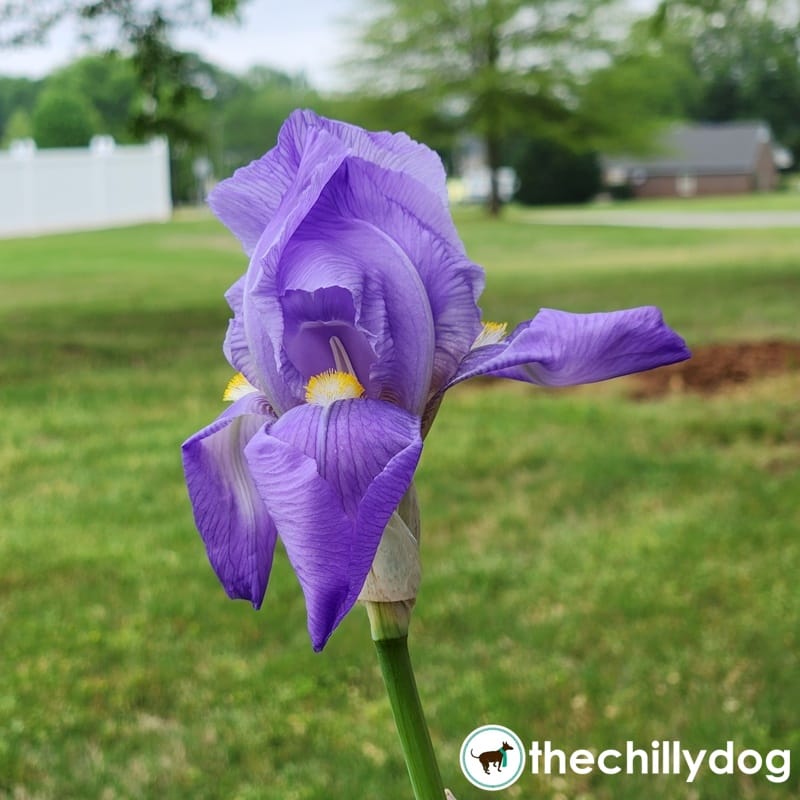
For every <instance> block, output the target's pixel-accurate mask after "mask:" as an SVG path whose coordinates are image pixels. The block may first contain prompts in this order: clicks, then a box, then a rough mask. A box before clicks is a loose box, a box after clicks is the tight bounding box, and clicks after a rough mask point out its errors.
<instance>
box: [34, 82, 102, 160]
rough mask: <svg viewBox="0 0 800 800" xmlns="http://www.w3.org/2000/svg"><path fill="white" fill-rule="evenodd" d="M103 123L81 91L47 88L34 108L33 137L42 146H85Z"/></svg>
mask: <svg viewBox="0 0 800 800" xmlns="http://www.w3.org/2000/svg"><path fill="white" fill-rule="evenodd" d="M101 128H102V124H101V121H100V117H99V115H98V113H97V111H96V110H95V109H94V108H93V106H92V104H91V103H90V102H89V101H88V100H87V99H86V98H85V97H84V96H83V95H81V94H78V93H76V92H66V91H62V90H60V89H45V90H44V91H43V92H42V93H41V94H40V95H39V97H38V99H37V101H36V106H35V108H34V110H33V138H34V139H35V140H36V144H37V145H38V146H39V147H85V146H86V145H88V144H89V140H90V139H91V138H92V136H94V135H95V134H96V133H100V132H101Z"/></svg>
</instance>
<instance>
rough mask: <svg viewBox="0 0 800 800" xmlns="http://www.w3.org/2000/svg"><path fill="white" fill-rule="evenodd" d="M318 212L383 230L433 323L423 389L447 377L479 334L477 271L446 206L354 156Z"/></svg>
mask: <svg viewBox="0 0 800 800" xmlns="http://www.w3.org/2000/svg"><path fill="white" fill-rule="evenodd" d="M318 209H320V210H323V209H324V211H325V213H326V214H328V215H330V216H332V217H335V216H337V215H338V216H341V217H343V218H345V219H347V218H354V219H359V220H362V221H363V222H365V223H368V224H369V225H371V226H372V227H373V228H375V229H376V230H380V231H385V232H386V233H387V235H388V236H390V237H391V239H392V241H393V242H395V243H396V245H397V246H398V247H399V248H400V249H402V251H403V252H404V253H405V255H406V256H407V258H408V260H409V261H410V262H411V264H413V265H414V268H415V269H416V270H417V272H418V273H419V276H420V279H421V281H422V284H423V286H424V287H425V292H426V294H427V296H428V303H429V304H430V307H431V315H432V319H433V325H434V336H435V349H434V360H433V368H432V376H431V392H433V393H435V392H436V391H438V390H439V389H440V388H441V387H442V385H443V384H444V383H445V382H446V381H447V380H449V379H450V378H451V377H452V376H453V375H454V373H455V372H456V369H457V367H458V365H459V363H460V362H461V360H462V359H463V357H464V356H465V355H466V353H467V352H468V351H469V348H470V345H471V344H472V342H473V341H474V340H475V337H476V336H477V335H478V333H479V332H480V329H481V323H480V309H479V308H478V305H477V300H478V297H479V296H480V294H481V292H482V291H483V287H484V282H485V281H484V273H483V270H482V269H481V268H480V267H479V266H478V265H477V264H474V263H473V262H472V261H470V260H469V259H468V258H467V256H466V254H465V252H464V246H463V244H462V243H461V240H460V238H459V236H458V233H457V231H456V229H455V225H454V224H453V220H452V217H451V216H450V213H449V211H448V210H447V208H445V207H443V206H442V205H441V203H440V202H439V199H438V198H437V197H436V196H435V195H434V194H433V193H432V192H430V191H429V190H428V189H427V188H425V187H423V186H420V184H419V183H418V182H417V181H416V180H414V179H413V178H412V177H410V176H409V175H404V174H398V173H394V172H390V171H387V170H385V169H380V168H378V167H376V166H375V165H374V164H370V163H368V162H366V161H363V160H361V159H357V158H349V159H347V161H346V170H345V169H340V170H339V171H338V172H337V174H336V175H335V176H334V177H333V178H332V179H331V181H330V182H329V183H328V185H327V186H326V187H325V190H324V191H323V192H322V194H321V195H320V198H319V202H318Z"/></svg>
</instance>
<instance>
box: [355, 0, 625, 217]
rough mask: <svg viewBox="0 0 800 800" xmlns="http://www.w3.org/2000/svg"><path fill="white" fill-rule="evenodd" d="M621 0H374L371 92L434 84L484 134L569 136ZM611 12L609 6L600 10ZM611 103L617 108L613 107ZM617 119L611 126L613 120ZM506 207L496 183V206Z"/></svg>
mask: <svg viewBox="0 0 800 800" xmlns="http://www.w3.org/2000/svg"><path fill="white" fill-rule="evenodd" d="M620 5H621V4H620V3H618V2H617V0H373V2H371V3H370V5H369V8H370V11H369V12H368V17H367V19H366V22H365V23H364V25H363V28H362V30H361V33H360V37H359V38H360V50H359V52H358V56H357V58H356V59H354V64H355V71H356V74H360V75H361V77H362V87H363V88H364V90H365V91H367V92H368V93H369V92H371V93H375V92H376V90H377V91H378V92H379V93H382V94H384V95H389V96H391V95H392V94H403V93H405V94H408V93H409V92H413V91H415V90H416V91H423V90H424V91H425V92H426V93H427V94H428V95H429V96H430V97H431V98H432V99H435V100H436V101H437V102H438V103H439V105H440V107H441V108H443V109H444V110H445V111H446V112H447V113H448V114H449V115H450V116H451V117H452V118H453V119H455V120H457V121H458V123H459V124H460V125H462V126H463V127H465V128H468V129H469V130H471V131H472V132H474V133H477V134H479V135H480V136H481V137H482V139H483V142H484V145H485V150H486V157H487V162H488V166H489V168H490V170H491V171H492V174H494V171H495V170H496V169H497V168H498V167H499V166H500V165H501V163H502V152H501V150H502V147H503V141H504V139H505V138H506V137H508V136H509V135H511V134H513V133H518V132H521V131H536V133H537V135H540V136H551V137H552V136H559V137H560V138H565V137H567V136H568V135H569V134H570V127H569V125H568V124H567V123H568V122H569V121H570V120H571V118H572V117H573V116H574V114H575V112H576V109H577V104H578V98H579V96H580V86H581V82H582V81H583V80H585V77H586V75H588V74H589V73H590V72H591V71H592V69H593V67H594V66H595V65H596V63H597V60H598V59H602V58H603V57H604V55H605V53H606V52H607V50H608V47H609V45H608V41H609V32H610V31H611V30H612V29H613V28H614V26H613V25H610V24H609V20H610V19H611V15H612V13H613V12H614V11H615V9H616V8H618V7H619V6H620ZM601 12H602V13H601ZM610 113H611V110H609V114H610ZM609 124H610V123H609ZM498 208H499V199H498V192H497V186H496V183H495V182H494V181H492V192H491V198H490V210H491V211H493V212H496V211H497V210H498Z"/></svg>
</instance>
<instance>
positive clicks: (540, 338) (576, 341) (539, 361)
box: [448, 306, 689, 388]
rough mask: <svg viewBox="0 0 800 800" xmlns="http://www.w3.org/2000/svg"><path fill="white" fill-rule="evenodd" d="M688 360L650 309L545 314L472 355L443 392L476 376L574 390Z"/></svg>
mask: <svg viewBox="0 0 800 800" xmlns="http://www.w3.org/2000/svg"><path fill="white" fill-rule="evenodd" d="M688 357H689V351H688V349H687V348H686V343H685V342H684V341H683V339H682V338H681V337H680V336H678V335H677V334H676V333H675V332H674V331H673V330H672V329H671V328H669V327H668V326H667V325H666V324H665V323H664V318H663V316H662V314H661V312H660V311H659V310H658V309H657V308H655V307H653V306H643V307H641V308H631V309H626V310H623V311H611V312H607V313H596V314H570V313H568V312H566V311H556V310H554V309H551V308H545V309H542V310H541V311H540V312H539V313H538V314H537V315H536V316H535V317H534V318H533V319H531V320H529V321H528V322H523V323H522V324H521V325H519V326H518V327H517V329H516V330H515V331H514V332H513V333H512V334H511V336H509V338H508V339H507V340H505V341H503V342H501V343H499V344H491V345H487V346H485V347H478V348H476V349H475V350H473V351H472V352H471V353H470V354H469V355H468V356H467V357H466V358H465V359H464V361H463V362H462V364H461V366H460V368H459V370H458V373H457V374H456V376H455V377H454V378H453V380H451V381H450V383H449V384H448V388H449V387H450V386H453V385H454V384H456V383H459V382H461V381H464V380H467V378H472V377H474V376H476V375H493V376H495V377H500V378H512V379H514V380H520V381H527V382H528V383H535V384H538V385H540V386H573V385H576V384H580V383H592V382H595V381H603V380H607V379H608V378H616V377H619V376H620V375H628V374H630V373H632V372H641V371H643V370H647V369H653V368H654V367H661V366H665V365H667V364H673V363H675V362H676V361H683V360H684V359H686V358H688Z"/></svg>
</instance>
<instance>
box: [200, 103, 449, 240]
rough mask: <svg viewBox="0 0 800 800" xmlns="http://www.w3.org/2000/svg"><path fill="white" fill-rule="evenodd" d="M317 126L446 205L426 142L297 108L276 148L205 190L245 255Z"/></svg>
mask: <svg viewBox="0 0 800 800" xmlns="http://www.w3.org/2000/svg"><path fill="white" fill-rule="evenodd" d="M319 131H324V132H325V133H326V134H328V135H329V136H330V137H331V138H334V139H336V140H337V141H338V142H340V143H341V145H342V147H343V148H344V149H346V151H347V152H348V153H349V154H352V155H353V156H356V157H358V158H361V159H364V160H366V161H369V162H371V163H374V164H376V165H378V166H379V167H381V168H383V169H387V170H391V171H393V172H399V173H403V174H406V175H408V176H410V177H412V178H413V179H414V180H415V182H417V183H418V185H419V187H420V189H421V190H424V191H433V192H434V193H435V194H436V196H437V198H438V201H439V203H440V205H441V206H443V207H446V206H447V186H446V179H445V172H444V168H443V166H442V162H441V159H440V158H439V157H438V156H437V155H436V153H434V152H433V150H431V149H430V148H428V147H426V146H425V145H422V144H420V143H419V142H415V141H414V140H413V139H411V138H409V137H408V136H407V135H406V134H404V133H395V134H392V133H385V132H383V133H372V132H368V131H365V130H363V129H362V128H359V127H357V126H355V125H348V124H347V123H344V122H338V121H336V120H329V119H325V118H323V117H319V116H317V115H316V114H314V113H313V112H312V111H300V110H298V111H295V112H293V113H292V114H291V115H290V116H289V118H288V119H287V120H286V122H285V123H284V125H283V127H282V128H281V131H280V133H279V135H278V143H277V146H276V147H275V148H273V149H272V150H270V151H269V152H268V153H267V154H266V155H264V156H262V157H261V158H260V159H258V160H257V161H253V162H252V163H251V164H249V165H248V166H246V167H242V168H241V169H238V170H237V171H236V172H235V173H234V174H233V176H232V177H231V178H228V179H227V180H224V181H221V182H220V183H219V184H218V185H217V186H216V187H215V188H214V190H213V191H212V192H211V194H210V195H209V199H208V201H209V205H210V206H211V208H212V210H213V211H214V213H215V214H216V215H217V216H218V217H219V218H220V219H221V220H222V221H223V222H224V223H225V224H226V225H227V226H228V227H229V228H230V229H231V231H232V232H233V233H234V234H235V235H236V236H237V237H238V239H239V240H240V241H241V243H242V246H243V247H244V250H245V252H246V253H247V254H248V255H251V254H252V253H253V251H254V249H255V246H256V243H257V242H258V240H259V238H260V237H261V234H262V232H263V231H264V229H265V228H266V227H267V225H268V224H269V222H270V221H271V220H272V218H273V217H274V216H275V215H276V213H277V211H278V208H279V207H280V205H281V203H282V202H283V199H284V195H285V194H286V193H287V192H288V190H289V189H290V187H291V186H292V184H293V183H294V182H295V180H296V177H297V173H298V170H299V168H300V164H301V161H302V160H303V159H306V160H307V159H308V155H307V153H306V149H307V147H308V140H309V137H310V136H312V137H313V135H314V134H315V133H316V132H319Z"/></svg>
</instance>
